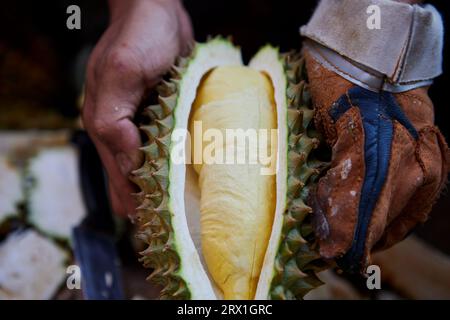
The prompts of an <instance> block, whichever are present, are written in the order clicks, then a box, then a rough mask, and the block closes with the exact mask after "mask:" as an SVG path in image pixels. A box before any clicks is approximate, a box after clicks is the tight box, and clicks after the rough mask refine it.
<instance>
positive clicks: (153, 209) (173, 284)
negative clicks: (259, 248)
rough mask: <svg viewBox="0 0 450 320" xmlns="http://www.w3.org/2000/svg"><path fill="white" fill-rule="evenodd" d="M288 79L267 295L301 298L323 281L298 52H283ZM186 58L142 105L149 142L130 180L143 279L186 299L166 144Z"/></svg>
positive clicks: (318, 167)
mask: <svg viewBox="0 0 450 320" xmlns="http://www.w3.org/2000/svg"><path fill="white" fill-rule="evenodd" d="M281 58H282V59H284V62H285V70H286V75H287V78H288V88H287V97H288V101H289V107H288V126H289V143H288V148H289V150H288V191H287V205H286V210H285V212H284V219H283V231H282V238H281V239H280V245H279V249H278V253H277V256H276V262H275V270H274V271H275V276H274V278H273V280H272V284H271V290H270V293H269V298H272V299H296V298H297V299H301V298H302V297H303V296H304V295H305V294H306V293H307V292H309V291H310V290H311V289H313V288H315V287H317V286H319V285H321V284H322V282H321V281H320V280H319V279H318V278H317V276H316V275H315V272H317V271H319V270H322V269H323V268H324V263H323V261H321V260H320V259H319V255H318V254H317V253H316V252H315V250H314V248H312V245H311V243H312V227H311V224H310V222H309V218H308V215H309V213H311V211H312V210H311V208H310V207H308V206H307V205H306V204H305V203H304V201H305V199H306V198H307V196H308V189H309V188H308V185H309V184H311V183H314V181H315V180H316V179H317V177H318V176H319V175H320V172H321V171H322V170H323V169H324V167H325V164H324V163H322V162H320V161H317V160H314V158H313V156H312V154H311V153H312V151H313V150H314V149H316V148H317V146H318V145H319V140H318V139H317V138H314V137H312V136H314V135H315V134H311V133H312V132H311V130H312V129H311V128H310V124H311V120H312V118H313V113H314V112H313V109H312V107H311V101H310V98H309V93H308V90H307V89H308V88H307V86H308V85H307V81H306V73H305V71H304V61H303V59H302V58H301V56H300V54H298V53H290V54H285V55H283V56H282V57H281ZM188 61H189V58H180V59H179V61H178V62H177V64H176V66H174V67H173V68H172V70H171V72H170V75H171V80H169V81H163V82H162V83H161V85H160V86H159V87H158V88H157V91H158V94H159V97H158V102H159V104H156V105H151V106H149V107H147V108H145V111H144V115H145V116H147V117H148V118H149V119H150V122H149V124H147V125H143V126H141V130H142V131H143V132H144V133H145V134H146V135H147V137H148V143H147V144H146V145H145V146H144V147H142V148H141V150H142V151H143V152H144V155H145V162H144V164H143V166H142V167H141V168H140V169H138V170H136V171H135V172H134V173H133V174H134V176H133V181H134V182H135V183H136V184H137V185H138V186H139V187H140V189H141V192H139V193H138V194H136V198H137V201H138V203H140V206H139V207H138V208H137V215H136V220H137V222H138V224H139V232H138V234H137V237H138V238H139V239H141V240H142V241H144V242H145V243H146V244H147V245H148V247H147V249H145V250H144V251H142V252H141V255H142V257H141V259H140V260H141V262H142V263H143V265H144V266H145V267H147V268H152V269H153V272H152V273H151V274H150V276H149V277H148V278H147V279H148V280H150V281H152V282H153V283H156V284H159V285H162V286H164V289H163V290H162V291H161V298H162V299H189V298H190V292H189V289H188V287H187V285H186V283H185V281H184V280H183V279H182V278H181V277H180V275H179V268H180V257H179V255H178V253H177V248H176V244H175V241H174V238H173V236H174V235H173V229H172V223H171V219H172V218H171V213H170V210H169V207H168V204H169V194H168V185H169V181H168V173H169V165H170V164H169V158H170V155H169V144H170V138H171V133H172V129H173V126H174V116H173V113H174V108H175V106H176V102H177V98H178V90H179V82H180V80H181V78H182V76H183V73H184V72H185V69H186V67H187V63H188Z"/></svg>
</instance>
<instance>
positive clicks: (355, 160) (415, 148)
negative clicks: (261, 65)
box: [305, 50, 449, 272]
mask: <svg viewBox="0 0 450 320" xmlns="http://www.w3.org/2000/svg"><path fill="white" fill-rule="evenodd" d="M305 57H306V68H307V73H308V78H309V82H310V92H311V95H312V100H313V104H314V107H315V110H316V115H315V124H316V126H317V127H318V129H319V131H321V132H322V134H323V135H324V136H325V138H326V141H327V143H328V145H329V146H330V147H331V148H332V160H331V166H330V169H329V171H328V172H327V173H326V175H325V176H323V177H322V178H321V179H320V180H319V183H318V185H317V189H316V190H315V192H314V193H313V194H312V196H311V201H310V203H311V205H312V207H313V209H314V216H313V222H314V226H315V233H316V237H317V240H318V244H319V247H320V254H321V255H322V256H323V257H324V258H327V259H332V258H336V259H337V262H338V265H339V266H340V267H342V268H343V269H344V270H346V271H348V272H358V271H361V272H363V271H364V270H365V267H366V266H367V265H368V264H369V263H370V255H371V253H372V252H373V251H374V250H379V249H385V248H388V247H390V246H392V245H393V244H395V243H396V242H398V241H400V240H402V239H403V238H405V237H406V236H407V235H408V233H409V232H410V231H411V229H412V228H413V227H414V226H415V225H416V224H418V223H423V222H424V221H425V220H427V218H428V214H429V212H430V210H431V207H432V205H433V203H434V202H435V200H436V198H437V197H438V196H439V194H440V192H441V190H442V188H443V186H444V184H445V182H446V179H447V172H448V163H449V155H448V153H449V151H448V147H447V144H446V142H445V140H444V137H443V136H442V134H441V133H440V131H439V129H438V128H437V127H436V126H434V124H433V123H434V111H433V104H432V102H431V100H430V98H429V97H428V94H427V89H428V88H427V87H420V88H416V89H413V90H410V91H406V92H403V93H395V94H393V93H390V92H386V91H381V92H380V93H376V92H373V91H369V90H367V89H364V88H361V87H358V86H356V85H355V84H353V83H351V82H349V81H347V80H345V79H344V78H342V77H341V76H339V75H338V74H336V73H334V72H333V71H330V70H328V69H326V68H325V67H323V66H322V65H321V64H319V63H318V62H317V61H316V60H315V59H314V57H313V56H312V55H311V54H309V53H308V51H307V50H306V52H305Z"/></svg>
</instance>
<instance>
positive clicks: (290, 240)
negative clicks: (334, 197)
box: [269, 52, 327, 300]
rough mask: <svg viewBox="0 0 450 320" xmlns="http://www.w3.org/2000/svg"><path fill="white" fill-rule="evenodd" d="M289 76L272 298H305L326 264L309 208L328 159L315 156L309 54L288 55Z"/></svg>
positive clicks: (316, 285)
mask: <svg viewBox="0 0 450 320" xmlns="http://www.w3.org/2000/svg"><path fill="white" fill-rule="evenodd" d="M283 58H284V63H285V70H286V76H287V80H288V87H287V100H288V110H287V113H288V114H287V117H288V127H289V128H288V129H289V133H288V140H289V141H288V181H287V183H288V188H287V204H286V209H285V212H284V217H283V227H282V233H281V239H280V244H279V247H278V252H277V255H276V258H275V264H274V265H275V270H274V273H275V275H274V277H273V279H272V283H271V289H270V296H269V297H270V298H271V299H283V300H284V299H302V298H303V297H304V295H305V294H307V293H308V292H309V291H310V290H312V289H314V288H316V287H318V286H320V285H321V284H322V282H321V281H320V279H319V278H318V277H317V276H316V272H318V271H320V270H323V269H324V268H326V267H327V264H326V263H325V262H324V261H323V260H322V259H320V256H319V254H318V253H317V252H316V250H315V249H314V247H313V246H314V245H313V234H312V230H313V229H312V226H311V221H310V217H309V215H310V213H311V212H312V209H311V208H310V207H308V206H307V205H306V204H305V201H306V199H307V197H308V192H309V189H310V186H311V185H312V184H313V183H314V182H315V181H316V180H317V179H318V177H319V175H320V173H321V172H322V171H323V170H324V169H325V168H326V167H327V164H326V163H324V162H321V161H318V160H317V159H315V158H314V150H315V149H317V147H318V146H319V143H320V140H319V139H318V138H317V136H318V135H317V133H316V132H314V129H313V127H312V126H313V123H312V119H313V115H314V110H313V107H312V103H311V98H310V95H309V91H308V83H307V76H306V71H305V67H304V65H305V63H304V58H302V56H301V54H300V53H295V52H293V53H288V54H284V55H283Z"/></svg>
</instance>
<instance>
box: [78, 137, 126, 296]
mask: <svg viewBox="0 0 450 320" xmlns="http://www.w3.org/2000/svg"><path fill="white" fill-rule="evenodd" d="M72 141H73V142H74V143H75V145H76V146H77V147H78V150H79V159H80V161H79V169H80V170H79V171H80V177H81V189H82V194H83V199H84V203H85V205H86V209H87V215H86V217H85V218H84V219H83V221H82V222H81V223H80V225H78V226H76V227H75V228H73V230H72V242H73V244H74V252H75V258H76V260H77V261H78V263H79V264H80V268H81V277H82V278H81V286H82V289H83V296H84V298H85V299H87V300H117V299H124V294H123V288H122V277H121V270H120V260H119V257H118V254H117V249H116V245H115V241H114V235H115V224H114V220H113V217H112V214H111V209H110V206H109V199H108V196H107V191H106V190H107V189H106V183H105V174H104V170H103V166H102V163H101V161H100V158H99V156H98V153H97V150H96V149H95V146H94V144H93V143H92V141H91V139H90V138H89V136H88V135H87V133H86V132H84V131H78V132H76V133H75V134H74V136H73V139H72Z"/></svg>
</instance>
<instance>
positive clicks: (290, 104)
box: [133, 38, 326, 299]
mask: <svg viewBox="0 0 450 320" xmlns="http://www.w3.org/2000/svg"><path fill="white" fill-rule="evenodd" d="M303 65H304V63H303V59H302V58H301V55H300V54H298V53H290V54H279V52H278V50H277V49H275V48H273V47H271V46H265V47H264V48H262V49H261V50H260V51H259V52H258V53H257V54H256V56H255V57H254V58H253V59H252V60H251V61H250V63H249V65H248V66H244V64H243V62H242V58H241V53H240V50H239V49H238V48H236V47H234V46H233V45H232V44H231V43H230V42H229V41H227V40H224V39H221V38H215V39H212V40H210V41H208V42H207V43H204V44H197V45H196V47H195V48H194V50H193V53H192V56H191V57H189V58H180V60H179V62H178V63H177V65H176V66H175V67H174V68H173V69H172V70H171V79H170V80H169V81H163V82H162V84H161V85H160V86H159V88H158V93H159V98H158V100H159V104H158V105H152V106H149V107H147V108H146V109H145V115H146V116H147V117H148V123H145V124H144V125H142V126H141V129H142V130H143V131H144V132H145V134H146V135H147V136H148V143H147V144H146V145H145V146H144V147H142V151H143V152H144V153H145V162H144V164H143V166H142V167H141V168H140V169H138V170H136V171H135V172H134V173H133V181H134V182H135V183H136V184H137V185H138V186H139V187H140V189H141V192H139V193H138V194H137V195H136V197H137V200H138V202H139V203H140V205H139V207H138V209H137V215H136V220H137V222H138V224H139V233H138V237H139V238H140V239H142V240H143V241H144V242H146V243H147V244H148V247H147V249H146V250H144V251H143V252H141V254H142V258H141V260H142V262H143V264H144V266H146V267H149V268H152V269H153V272H152V274H151V275H150V276H149V280H151V281H153V282H155V283H157V284H160V285H162V286H164V289H162V291H161V298H169V299H301V298H302V297H303V296H304V295H305V294H306V293H307V292H309V291H310V290H311V289H313V288H315V287H317V286H318V285H320V284H321V282H320V280H319V279H318V278H317V276H316V274H315V273H316V272H317V271H320V270H322V269H323V268H324V267H325V266H326V263H324V262H323V261H322V260H321V259H320V258H319V256H318V254H317V253H316V252H315V251H314V250H313V248H312V240H313V239H312V228H311V225H310V222H309V214H310V213H311V208H309V207H308V206H307V205H306V204H305V202H304V201H305V199H306V198H307V196H308V192H309V190H310V187H311V185H312V184H313V183H314V182H315V181H316V180H317V178H318V176H319V175H320V173H321V171H322V170H324V168H325V167H326V164H325V163H323V162H320V161H319V160H317V159H315V158H314V156H313V153H314V151H313V150H314V149H316V148H317V147H318V145H319V136H318V135H317V134H315V133H314V130H313V129H312V128H310V124H311V120H312V118H313V110H312V107H311V102H310V97H309V94H308V88H307V82H306V76H305V74H306V73H305V71H304V67H303ZM198 123H200V124H201V125H203V130H204V131H202V132H203V133H204V132H205V130H206V131H207V129H213V130H216V131H215V132H216V133H217V135H216V136H214V137H213V138H212V137H211V136H210V137H209V139H208V138H206V139H205V135H203V136H202V137H200V138H199V137H198V134H196V131H195V128H196V124H198ZM228 129H241V130H243V131H246V130H248V129H252V130H260V129H265V130H267V132H268V131H270V132H275V135H274V136H271V135H270V134H267V135H266V136H265V138H264V136H261V137H262V138H260V139H259V140H260V141H259V142H258V149H257V151H258V152H260V151H261V150H262V149H264V151H265V152H266V154H268V155H270V156H271V159H272V161H271V162H270V164H267V163H264V164H263V163H261V162H257V163H256V164H255V163H253V162H250V161H248V160H249V157H251V151H249V147H248V146H245V147H244V148H242V147H241V148H240V147H239V146H237V145H236V143H237V142H236V140H232V141H233V142H232V143H229V140H226V141H222V140H220V139H218V137H219V136H220V133H224V132H226V131H227V130H228ZM273 130H275V131H273ZM183 132H184V133H185V134H184V135H183V134H182V133H183ZM180 133H181V134H180ZM273 137H275V139H273ZM189 138H190V139H189ZM247 138H248V137H247ZM270 138H272V139H270ZM198 139H200V140H198ZM202 139H203V140H202ZM248 139H250V138H248ZM261 140H263V141H261ZM199 141H200V146H201V148H199V149H195V147H194V146H193V145H194V144H195V142H199ZM205 141H206V142H205ZM248 141H249V140H248ZM261 142H262V144H261ZM197 146H198V144H197ZM211 146H214V152H211ZM208 148H210V149H208ZM198 150H200V158H201V161H200V162H199V161H198V159H195V157H196V155H198ZM207 150H208V152H209V153H210V154H213V155H217V154H218V153H220V154H227V152H232V153H233V154H235V155H236V156H237V157H239V155H243V154H244V155H243V158H244V159H246V160H247V161H246V162H245V163H235V162H233V163H228V162H226V163H214V162H207V161H205V159H204V158H203V157H204V156H205V154H208V152H207ZM230 150H231V151H230ZM180 157H181V158H183V159H184V161H183V162H180V161H177V160H176V159H177V158H180ZM216 159H217V158H216ZM196 160H197V161H196ZM269 167H271V168H275V170H274V171H273V172H272V173H269V174H267V173H266V174H262V171H263V170H262V169H268V168H269Z"/></svg>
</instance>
